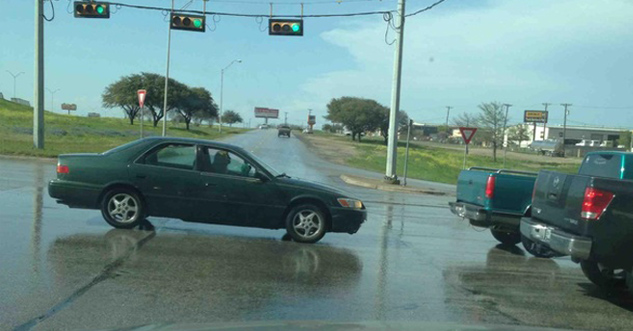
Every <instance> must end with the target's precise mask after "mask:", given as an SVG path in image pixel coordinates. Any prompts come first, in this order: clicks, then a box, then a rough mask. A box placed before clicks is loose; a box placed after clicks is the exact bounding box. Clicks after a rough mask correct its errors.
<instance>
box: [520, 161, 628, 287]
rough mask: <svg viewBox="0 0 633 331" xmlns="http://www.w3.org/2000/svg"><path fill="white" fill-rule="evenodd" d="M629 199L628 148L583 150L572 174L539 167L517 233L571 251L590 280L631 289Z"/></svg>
mask: <svg viewBox="0 0 633 331" xmlns="http://www.w3.org/2000/svg"><path fill="white" fill-rule="evenodd" d="M632 201H633V153H624V152H592V153H588V154H587V156H586V157H585V159H584V160H583V162H582V165H581V167H580V170H579V171H578V174H577V175H569V174H562V173H559V172H553V171H541V172H539V174H538V177H537V180H536V184H535V187H534V194H533V198H532V215H531V217H525V218H522V219H521V234H522V235H523V236H524V237H526V238H527V239H529V240H530V241H532V242H533V243H534V245H535V246H540V247H545V248H547V249H552V250H553V251H555V252H557V253H559V254H561V255H570V256H571V258H572V260H573V261H575V262H579V263H580V266H581V268H582V271H583V273H584V274H585V276H587V278H589V280H591V281H592V282H593V283H594V284H596V285H598V286H600V287H603V288H613V287H619V286H624V285H625V284H626V285H628V286H629V288H631V289H632V290H633V279H632V277H631V272H632V267H633V204H632V203H631V202H632ZM537 248H538V247H537Z"/></svg>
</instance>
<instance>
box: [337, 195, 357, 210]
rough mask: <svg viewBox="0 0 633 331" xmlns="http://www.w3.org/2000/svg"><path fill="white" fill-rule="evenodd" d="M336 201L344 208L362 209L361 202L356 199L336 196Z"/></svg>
mask: <svg viewBox="0 0 633 331" xmlns="http://www.w3.org/2000/svg"><path fill="white" fill-rule="evenodd" d="M336 200H337V201H338V203H339V204H340V205H341V206H342V207H345V208H353V209H363V202H362V201H360V200H356V199H348V198H338V199H336Z"/></svg>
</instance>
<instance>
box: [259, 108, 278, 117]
mask: <svg viewBox="0 0 633 331" xmlns="http://www.w3.org/2000/svg"><path fill="white" fill-rule="evenodd" d="M255 117H259V118H279V109H270V108H264V107H255Z"/></svg>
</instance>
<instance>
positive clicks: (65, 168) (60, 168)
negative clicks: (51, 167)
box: [57, 164, 70, 174]
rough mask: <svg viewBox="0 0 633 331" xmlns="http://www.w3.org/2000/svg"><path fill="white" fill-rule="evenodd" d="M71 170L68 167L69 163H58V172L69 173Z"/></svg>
mask: <svg viewBox="0 0 633 331" xmlns="http://www.w3.org/2000/svg"><path fill="white" fill-rule="evenodd" d="M69 172H70V169H68V166H67V165H63V164H58V165H57V173H58V174H67V173H69Z"/></svg>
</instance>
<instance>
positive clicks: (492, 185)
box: [486, 176, 496, 199]
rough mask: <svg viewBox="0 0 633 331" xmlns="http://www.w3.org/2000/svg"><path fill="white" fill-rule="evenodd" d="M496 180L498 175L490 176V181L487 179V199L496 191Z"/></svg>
mask: <svg viewBox="0 0 633 331" xmlns="http://www.w3.org/2000/svg"><path fill="white" fill-rule="evenodd" d="M495 181H496V177H493V176H488V181H486V199H492V197H493V196H494V193H495Z"/></svg>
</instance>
